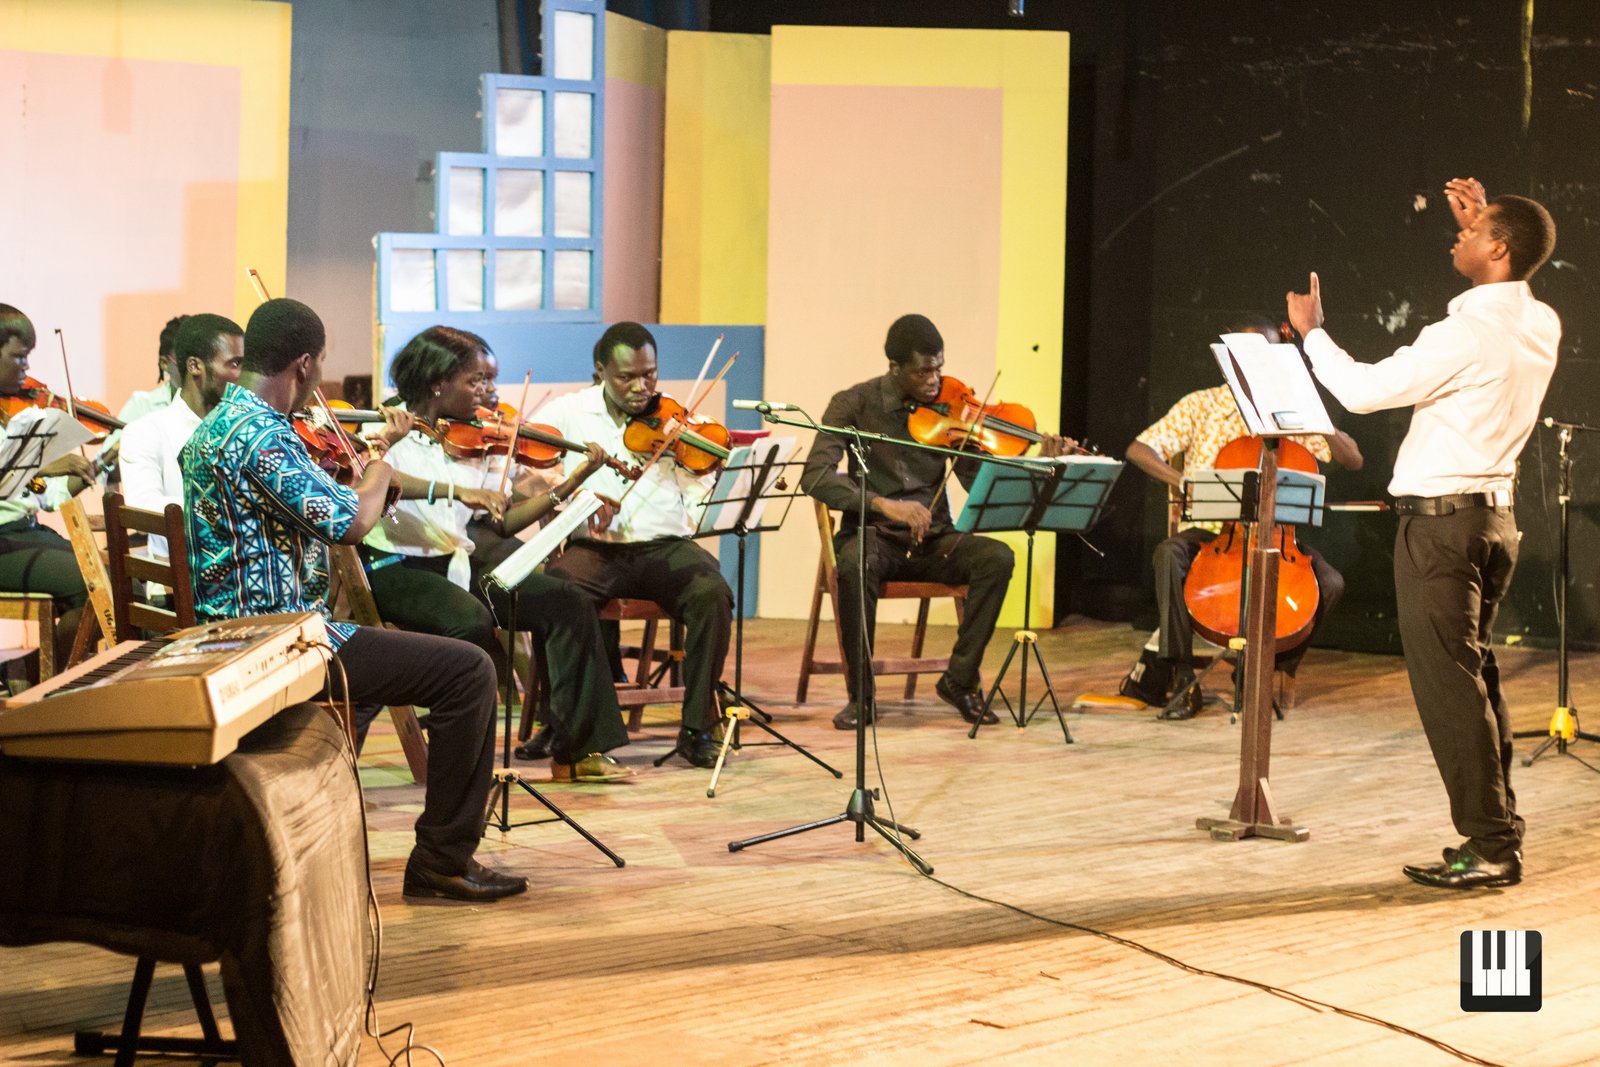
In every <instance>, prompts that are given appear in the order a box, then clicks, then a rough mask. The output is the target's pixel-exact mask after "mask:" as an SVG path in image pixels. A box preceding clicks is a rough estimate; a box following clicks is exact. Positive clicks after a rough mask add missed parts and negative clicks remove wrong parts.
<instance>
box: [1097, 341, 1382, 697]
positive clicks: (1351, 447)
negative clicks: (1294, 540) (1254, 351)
mask: <svg viewBox="0 0 1600 1067" xmlns="http://www.w3.org/2000/svg"><path fill="white" fill-rule="evenodd" d="M1230 332H1233V333H1259V334H1261V335H1263V336H1264V337H1266V339H1267V340H1268V341H1270V342H1272V343H1273V344H1276V343H1278V342H1279V341H1280V340H1281V337H1280V335H1279V332H1278V327H1277V326H1276V325H1274V324H1273V323H1272V322H1271V321H1270V320H1269V319H1267V318H1266V317H1265V316H1264V315H1247V316H1245V317H1244V318H1243V319H1241V320H1240V321H1239V322H1237V323H1236V324H1235V325H1234V326H1233V327H1231V330H1230ZM1249 435H1250V430H1249V428H1248V427H1247V426H1246V425H1245V422H1244V417H1243V416H1241V415H1240V414H1239V406H1238V405H1237V404H1236V403H1234V399H1233V393H1232V392H1231V391H1230V390H1229V388H1228V386H1227V385H1218V386H1215V387H1213V388H1210V389H1199V390H1196V391H1195V392H1193V393H1190V394H1189V395H1188V396H1185V397H1184V398H1183V399H1181V400H1179V401H1178V402H1177V403H1176V404H1174V405H1172V409H1171V410H1170V411H1168V412H1167V413H1166V414H1165V415H1163V416H1162V417H1161V419H1160V420H1159V421H1157V422H1156V423H1155V424H1154V425H1152V426H1150V427H1149V428H1148V429H1146V430H1145V431H1144V432H1143V433H1141V434H1140V435H1139V436H1138V437H1136V438H1134V440H1133V443H1132V444H1130V445H1129V446H1128V450H1127V453H1126V455H1125V456H1124V458H1125V459H1126V460H1127V461H1128V462H1129V463H1131V464H1132V465H1134V466H1135V467H1138V468H1139V469H1140V470H1142V471H1144V472H1145V473H1146V474H1148V475H1149V476H1150V477H1152V478H1154V479H1155V480H1156V481H1158V482H1164V483H1166V484H1167V485H1171V486H1180V485H1182V484H1183V474H1182V472H1180V471H1179V470H1178V469H1177V468H1176V467H1174V466H1172V463H1171V461H1172V458H1173V457H1174V456H1176V455H1177V454H1178V453H1180V452H1181V453H1183V463H1184V467H1185V468H1187V469H1188V470H1201V469H1205V468H1209V467H1211V466H1213V465H1214V464H1215V462H1216V459H1217V453H1218V452H1220V451H1222V449H1223V446H1225V445H1227V444H1228V442H1230V441H1232V440H1234V439H1235V438H1239V437H1248V436H1249ZM1290 440H1292V441H1296V442H1298V443H1300V444H1302V445H1304V446H1305V447H1306V448H1307V449H1308V450H1310V452H1311V454H1312V455H1314V456H1316V457H1317V459H1318V460H1320V461H1321V462H1323V463H1327V462H1329V461H1330V460H1331V461H1332V462H1335V463H1338V464H1339V465H1340V466H1341V467H1344V468H1345V469H1346V470H1352V471H1355V470H1360V469H1361V463H1362V459H1361V449H1360V448H1359V447H1357V445H1356V442H1355V439H1354V438H1352V437H1351V436H1350V435H1349V434H1347V433H1345V432H1344V431H1343V430H1339V431H1336V432H1335V433H1334V435H1333V436H1332V437H1329V438H1324V437H1322V436H1320V435H1312V436H1305V437H1291V438H1290ZM1220 526H1221V524H1220V523H1204V522H1198V523H1185V524H1182V525H1181V526H1180V527H1179V530H1178V532H1177V533H1176V534H1174V535H1173V536H1171V537H1169V538H1167V539H1166V540H1165V541H1162V542H1161V543H1160V544H1159V545H1157V546H1156V551H1155V555H1154V556H1152V557H1151V563H1152V564H1153V565H1154V567H1155V579H1156V608H1157V613H1158V615H1159V616H1160V629H1159V631H1158V632H1159V640H1158V644H1159V648H1157V649H1156V650H1154V651H1152V650H1150V649H1148V648H1146V649H1145V650H1144V651H1143V652H1141V653H1140V655H1139V661H1138V662H1137V663H1135V664H1134V665H1133V669H1132V670H1130V671H1129V672H1128V674H1127V676H1126V677H1125V678H1123V679H1122V684H1121V685H1120V686H1119V687H1118V691H1119V692H1121V693H1122V695H1123V696H1127V697H1133V698H1134V699H1136V700H1141V701H1143V702H1144V703H1146V704H1150V705H1153V706H1160V705H1162V704H1165V703H1166V702H1167V698H1168V696H1169V695H1170V694H1171V693H1173V692H1177V691H1180V690H1181V689H1183V688H1184V687H1186V686H1187V685H1188V684H1189V683H1190V682H1191V681H1193V679H1194V671H1193V669H1192V667H1191V666H1190V657H1191V656H1192V655H1193V654H1194V630H1193V626H1192V624H1191V622H1190V619H1189V611H1188V608H1186V607H1185V606H1184V602H1183V582H1184V579H1185V578H1186V577H1188V574H1189V568H1190V567H1191V566H1192V565H1193V563H1194V560H1195V557H1196V556H1197V555H1199V553H1200V549H1201V548H1202V547H1203V546H1204V545H1205V544H1206V543H1207V542H1209V541H1211V540H1212V539H1213V538H1215V537H1216V536H1217V533H1218V530H1219V528H1220ZM1302 547H1304V548H1305V550H1306V554H1307V555H1309V556H1310V557H1311V565H1312V568H1313V569H1314V570H1315V572H1316V576H1317V585H1318V587H1319V588H1320V590H1321V598H1320V600H1319V602H1318V605H1317V612H1316V616H1315V618H1316V622H1314V623H1313V629H1312V632H1313V633H1315V627H1316V625H1317V624H1318V623H1320V622H1321V621H1322V619H1323V618H1324V617H1325V616H1326V615H1327V613H1328V612H1330V611H1332V610H1333V606H1334V605H1335V604H1337V603H1338V602H1339V598H1340V596H1342V595H1343V593H1344V578H1343V576H1341V575H1340V574H1339V572H1338V571H1336V570H1334V568H1333V567H1332V566H1331V565H1330V564H1329V563H1328V561H1327V560H1325V559H1323V558H1322V555H1321V553H1319V552H1318V551H1317V550H1316V549H1315V548H1311V547H1310V546H1302ZM1310 643H1311V642H1310V640H1309V638H1308V639H1307V640H1306V641H1303V642H1301V644H1300V645H1299V646H1298V647H1296V648H1294V649H1290V650H1286V651H1283V652H1280V653H1279V654H1278V663H1277V666H1278V669H1279V670H1281V671H1284V672H1285V673H1287V674H1288V675H1290V676H1291V677H1292V676H1293V675H1294V673H1295V671H1296V670H1297V669H1298V668H1299V666H1300V660H1301V658H1302V657H1303V656H1304V655H1305V653H1306V649H1307V648H1309V647H1310ZM1195 703H1196V702H1191V703H1186V704H1185V705H1183V706H1181V707H1175V708H1169V709H1167V710H1166V711H1164V712H1163V713H1162V715H1161V717H1162V718H1168V719H1187V718H1192V717H1193V716H1194V707H1195Z"/></svg>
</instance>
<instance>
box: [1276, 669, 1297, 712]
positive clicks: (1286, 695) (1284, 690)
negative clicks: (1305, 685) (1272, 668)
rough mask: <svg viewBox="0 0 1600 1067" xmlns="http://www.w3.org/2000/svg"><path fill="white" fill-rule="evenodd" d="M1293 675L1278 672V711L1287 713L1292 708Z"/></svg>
mask: <svg viewBox="0 0 1600 1067" xmlns="http://www.w3.org/2000/svg"><path fill="white" fill-rule="evenodd" d="M1294 701H1295V691H1294V675H1292V674H1285V673H1284V672H1283V671H1279V672H1278V709H1279V710H1280V711H1288V710H1289V709H1290V708H1292V707H1294Z"/></svg>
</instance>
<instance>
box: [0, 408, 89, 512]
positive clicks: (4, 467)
mask: <svg viewBox="0 0 1600 1067" xmlns="http://www.w3.org/2000/svg"><path fill="white" fill-rule="evenodd" d="M93 440H94V434H93V433H91V432H90V431H89V429H88V428H87V427H85V426H84V425H83V424H82V423H80V422H79V421H78V420H77V419H74V418H73V417H72V416H71V415H68V414H67V413H66V412H65V411H61V410H60V409H58V408H24V409H23V410H21V411H19V412H17V413H16V414H15V415H13V416H11V421H10V422H8V423H6V432H5V437H4V438H0V472H4V473H0V499H5V500H9V499H11V498H12V497H14V496H16V495H17V494H18V493H19V492H21V491H22V488H23V487H24V486H26V485H27V484H28V482H29V481H31V480H32V479H33V476H34V475H35V474H37V473H38V472H39V468H41V467H43V466H46V465H47V464H50V463H54V462H55V461H56V460H58V459H60V458H61V457H62V456H64V455H66V454H67V453H68V452H71V451H72V450H73V449H75V448H79V447H81V446H82V445H86V444H88V443H89V442H90V441H93Z"/></svg>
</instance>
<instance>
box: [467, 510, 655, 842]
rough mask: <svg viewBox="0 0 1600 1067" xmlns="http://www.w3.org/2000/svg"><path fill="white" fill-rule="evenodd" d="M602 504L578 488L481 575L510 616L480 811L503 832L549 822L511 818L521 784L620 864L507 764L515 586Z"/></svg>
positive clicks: (486, 824) (485, 825)
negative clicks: (501, 716)
mask: <svg viewBox="0 0 1600 1067" xmlns="http://www.w3.org/2000/svg"><path fill="white" fill-rule="evenodd" d="M600 505H601V502H600V498H599V497H597V496H595V495H594V494H593V493H590V492H588V491H586V490H582V489H580V490H578V492H576V493H574V494H572V496H571V497H570V498H568V500H567V504H566V507H565V508H564V509H563V510H562V511H561V513H560V514H559V515H557V516H556V518H555V519H553V520H551V521H550V522H549V523H547V524H546V525H545V527H544V529H542V530H540V531H539V532H538V533H537V534H535V535H534V536H533V537H530V538H529V539H528V540H527V541H526V542H524V543H523V545H522V547H521V548H519V549H517V550H516V551H515V552H513V553H511V555H509V556H507V557H506V558H505V560H504V561H502V562H501V563H500V565H499V566H497V567H495V569H494V570H492V571H490V572H489V573H488V574H486V575H484V577H483V584H484V586H485V587H487V586H488V585H489V584H490V583H493V584H494V585H497V586H499V587H500V590H501V591H502V592H504V593H505V594H506V598H507V600H508V601H509V604H508V614H509V615H510V616H511V617H510V618H509V619H508V620H506V625H502V627H501V629H503V630H504V631H505V634H506V664H507V668H506V679H505V686H504V688H503V690H502V695H503V699H504V701H505V718H506V728H505V738H504V743H503V747H502V752H501V760H500V766H499V767H497V768H496V769H495V771H494V786H493V788H492V789H491V790H490V792H489V803H488V805H487V806H486V807H485V809H484V813H483V828H484V830H485V831H487V830H488V829H489V827H490V826H491V825H493V826H494V828H495V829H497V830H499V831H500V833H501V835H502V836H503V835H505V834H506V833H508V832H510V831H511V830H514V829H516V828H517V827H519V826H534V825H537V824H539V823H545V822H550V821H551V820H550V819H529V820H526V821H524V822H517V823H514V822H512V821H511V787H512V786H513V785H516V786H519V787H521V789H522V791H523V792H524V793H527V794H528V795H529V796H530V797H532V798H533V799H535V800H537V801H538V802H539V803H540V804H543V805H544V806H545V808H546V809H548V810H549V811H550V812H551V814H553V815H555V817H556V818H557V819H560V820H561V821H562V822H564V823H566V824H567V825H568V826H570V827H572V829H573V830H575V831H577V833H578V835H579V836H581V837H582V838H583V839H584V840H585V841H587V842H589V844H591V845H593V846H594V847H595V848H597V849H599V850H600V851H601V852H603V853H605V855H606V858H607V859H609V860H610V861H611V862H612V863H614V864H616V865H617V866H618V867H623V866H626V864H625V863H624V862H623V859H622V857H621V856H619V855H617V854H616V853H615V852H613V851H611V850H610V849H609V848H607V847H606V846H605V843H604V842H602V841H601V840H600V839H599V838H598V837H595V836H594V835H593V834H591V833H590V832H589V831H588V830H585V829H584V828H583V827H582V826H580V825H579V824H578V821H577V820H576V819H574V818H573V817H572V816H570V815H568V814H567V813H566V812H564V811H562V810H561V809H560V808H559V807H557V806H556V804H555V802H554V801H552V800H551V799H550V798H549V797H547V796H545V795H544V794H543V793H541V792H539V791H538V790H537V789H535V788H534V787H533V786H532V785H530V784H529V783H528V780H527V779H526V778H524V777H522V773H521V772H520V771H518V770H517V769H516V768H515V767H513V766H512V765H511V708H512V704H513V701H514V699H515V696H516V686H515V684H514V680H513V678H512V674H513V673H514V672H513V671H512V670H511V669H510V664H511V663H513V662H514V661H515V658H516V656H515V647H514V642H515V640H516V632H517V590H518V589H520V588H521V587H522V583H523V581H524V580H525V579H526V578H527V577H528V575H529V574H532V573H533V570H534V568H535V567H537V566H538V565H539V564H540V563H543V562H544V560H545V559H546V557H548V556H549V555H550V554H551V553H552V552H554V551H555V550H556V549H557V548H558V547H559V546H560V545H561V543H562V542H563V541H565V540H566V539H567V538H568V537H569V536H570V535H571V534H573V533H574V532H575V531H576V530H577V529H578V528H579V527H580V526H582V525H583V523H585V522H586V521H588V518H589V516H590V515H593V514H594V513H595V512H596V511H598V510H600ZM486 591H487V589H486ZM485 599H487V600H488V601H489V610H490V611H491V612H492V611H493V610H494V599H493V598H492V597H485ZM496 621H499V620H496ZM496 808H498V809H499V813H498V815H496V812H495V809H496Z"/></svg>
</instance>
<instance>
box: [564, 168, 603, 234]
mask: <svg viewBox="0 0 1600 1067" xmlns="http://www.w3.org/2000/svg"><path fill="white" fill-rule="evenodd" d="M592 177H593V176H592V175H591V174H589V172H588V171H583V170H558V171H556V172H555V198H556V236H557V237H588V236H589V234H590V231H591V230H592V228H593V226H592V221H593V218H594V215H593V212H592V211H591V210H590V205H591V202H592V198H591V196H590V186H591V180H592Z"/></svg>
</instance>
